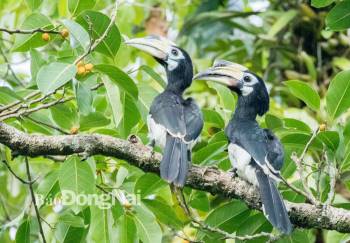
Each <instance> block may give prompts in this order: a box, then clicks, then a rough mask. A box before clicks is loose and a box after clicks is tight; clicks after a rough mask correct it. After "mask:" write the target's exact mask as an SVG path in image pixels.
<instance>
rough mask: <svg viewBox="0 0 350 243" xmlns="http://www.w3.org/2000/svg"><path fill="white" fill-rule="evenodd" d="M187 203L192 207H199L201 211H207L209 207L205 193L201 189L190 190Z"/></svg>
mask: <svg viewBox="0 0 350 243" xmlns="http://www.w3.org/2000/svg"><path fill="white" fill-rule="evenodd" d="M189 205H190V206H191V207H192V208H196V209H199V210H201V211H203V212H208V211H209V209H210V203H209V199H208V196H207V193H205V192H203V191H197V190H192V193H191V197H190V200H189Z"/></svg>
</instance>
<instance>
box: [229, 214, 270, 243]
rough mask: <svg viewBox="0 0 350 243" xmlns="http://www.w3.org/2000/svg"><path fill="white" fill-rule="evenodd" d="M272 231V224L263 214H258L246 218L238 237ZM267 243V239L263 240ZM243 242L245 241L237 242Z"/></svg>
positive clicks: (238, 231) (240, 227) (239, 229)
mask: <svg viewBox="0 0 350 243" xmlns="http://www.w3.org/2000/svg"><path fill="white" fill-rule="evenodd" d="M271 229H272V226H271V224H270V223H269V222H268V221H267V219H266V218H265V216H264V215H263V214H262V213H258V214H255V215H252V216H250V217H248V218H246V220H245V221H243V223H242V224H241V225H240V226H239V228H238V230H237V232H236V234H237V235H253V234H256V233H259V232H262V231H263V232H270V231H271ZM263 239H264V240H265V241H263V242H266V238H263ZM237 242H243V241H237Z"/></svg>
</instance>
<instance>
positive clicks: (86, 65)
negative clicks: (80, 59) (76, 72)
mask: <svg viewBox="0 0 350 243" xmlns="http://www.w3.org/2000/svg"><path fill="white" fill-rule="evenodd" d="M93 68H94V65H93V64H92V63H87V64H85V69H86V71H87V72H90V71H91V70H92V69H93Z"/></svg>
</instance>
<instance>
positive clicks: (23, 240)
mask: <svg viewBox="0 0 350 243" xmlns="http://www.w3.org/2000/svg"><path fill="white" fill-rule="evenodd" d="M16 242H18V243H30V221H29V220H25V221H24V222H23V223H22V224H21V225H20V226H19V227H18V229H17V232H16Z"/></svg>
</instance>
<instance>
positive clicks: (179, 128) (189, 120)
mask: <svg viewBox="0 0 350 243" xmlns="http://www.w3.org/2000/svg"><path fill="white" fill-rule="evenodd" d="M150 114H151V116H152V118H153V119H154V121H155V122H156V123H158V124H161V125H162V126H164V127H165V128H166V129H167V131H168V132H169V133H170V134H171V135H172V136H174V137H181V138H183V139H185V141H187V142H189V141H192V140H194V139H196V138H197V137H198V136H199V134H200V132H201V131H202V128H203V118H202V113H201V111H200V109H199V108H198V106H197V105H196V104H195V102H194V101H193V100H192V99H187V100H183V99H182V98H181V97H179V96H177V95H174V94H172V93H163V94H161V95H159V96H158V97H156V99H155V100H154V102H153V103H152V106H151V109H150Z"/></svg>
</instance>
